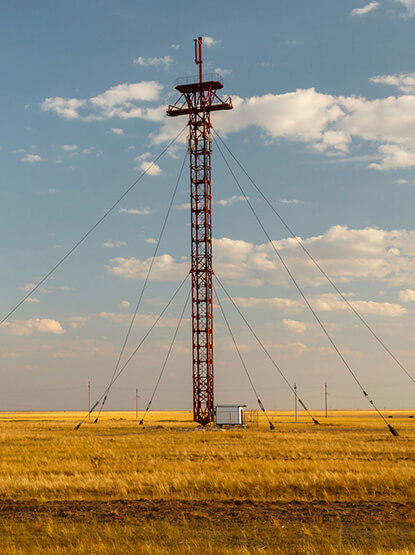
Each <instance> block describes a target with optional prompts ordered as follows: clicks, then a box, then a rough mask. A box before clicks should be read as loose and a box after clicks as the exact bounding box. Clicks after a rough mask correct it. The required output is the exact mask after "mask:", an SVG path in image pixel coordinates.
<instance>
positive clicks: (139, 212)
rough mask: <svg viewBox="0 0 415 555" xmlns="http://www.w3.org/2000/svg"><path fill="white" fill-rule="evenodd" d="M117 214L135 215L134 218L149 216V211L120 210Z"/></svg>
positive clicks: (136, 209) (135, 209)
mask: <svg viewBox="0 0 415 555" xmlns="http://www.w3.org/2000/svg"><path fill="white" fill-rule="evenodd" d="M118 212H119V213H120V214H135V215H136V216H147V215H148V214H150V210H148V209H147V208H120V209H119V210H118Z"/></svg>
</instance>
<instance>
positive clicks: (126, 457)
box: [0, 411, 415, 554]
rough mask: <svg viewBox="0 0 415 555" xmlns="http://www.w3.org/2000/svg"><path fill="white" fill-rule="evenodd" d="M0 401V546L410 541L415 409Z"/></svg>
mask: <svg viewBox="0 0 415 555" xmlns="http://www.w3.org/2000/svg"><path fill="white" fill-rule="evenodd" d="M412 414H414V416H415V413H412V412H410V411H391V412H388V416H392V417H393V418H392V419H390V420H389V419H388V422H390V423H392V424H393V426H395V427H396V428H397V429H398V430H399V433H400V436H399V437H398V438H395V437H393V436H392V435H391V434H390V433H389V432H388V430H387V429H386V426H385V425H384V423H382V422H381V421H379V419H378V418H376V417H375V416H374V415H373V413H371V412H366V411H359V412H338V411H336V412H330V413H329V418H327V419H326V418H324V415H322V413H318V412H316V413H314V415H315V416H317V418H318V419H319V420H320V422H321V423H322V424H321V425H320V426H316V425H314V424H312V423H309V419H307V417H306V416H304V415H303V414H301V415H300V418H299V422H298V423H294V422H293V420H294V418H293V414H292V413H289V412H280V411H279V412H274V413H271V417H272V420H273V421H274V424H275V427H276V429H275V431H273V432H270V431H269V430H268V429H267V427H266V422H265V421H264V420H262V419H260V420H259V426H258V427H252V428H249V429H246V430H236V429H235V430H225V431H217V430H214V429H208V430H207V431H202V430H201V429H200V428H198V427H197V426H195V425H194V423H193V422H192V421H191V414H190V413H188V412H169V413H164V412H154V413H150V414H149V416H148V418H147V420H146V423H145V425H144V427H143V428H140V427H139V426H138V423H137V421H136V420H135V414H133V413H129V412H117V413H109V412H108V413H103V414H102V418H101V420H100V422H99V423H98V424H92V423H88V422H85V424H84V425H83V426H82V427H81V429H80V430H78V431H74V429H73V428H74V426H75V424H76V423H77V422H79V421H80V420H81V419H82V418H83V417H84V414H81V413H78V414H77V413H73V412H66V413H0V445H1V458H0V552H1V553H114V554H116V553H139V552H143V553H145V552H148V553H166V552H169V553H187V552H199V553H239V552H247V553H248V552H249V553H251V552H261V553H263V552H276V553H316V554H317V553H356V554H357V553H359V554H360V553H391V552H396V553H415V527H414V524H415V418H413V419H412V418H410V416H411V415H412Z"/></svg>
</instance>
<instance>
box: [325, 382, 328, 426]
mask: <svg viewBox="0 0 415 555" xmlns="http://www.w3.org/2000/svg"><path fill="white" fill-rule="evenodd" d="M327 396H328V393H327V384H324V404H325V407H326V418H327Z"/></svg>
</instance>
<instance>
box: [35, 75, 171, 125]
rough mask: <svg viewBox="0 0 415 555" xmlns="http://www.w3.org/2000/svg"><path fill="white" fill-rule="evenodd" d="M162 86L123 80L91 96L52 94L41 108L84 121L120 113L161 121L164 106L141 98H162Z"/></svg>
mask: <svg viewBox="0 0 415 555" xmlns="http://www.w3.org/2000/svg"><path fill="white" fill-rule="evenodd" d="M162 89H163V86H162V85H160V83H157V81H141V82H139V83H122V84H120V85H115V86H114V87H110V88H109V89H107V90H106V91H104V92H103V93H101V94H99V95H97V96H94V97H91V98H89V99H76V98H62V97H58V96H56V97H51V98H46V99H45V100H44V101H43V102H42V104H41V108H42V111H43V112H48V111H50V112H55V113H56V114H57V115H58V116H60V117H62V118H65V119H80V120H83V121H94V120H104V119H111V118H114V117H118V118H121V119H129V118H141V119H147V120H151V121H161V120H162V119H163V114H164V112H165V107H164V106H159V107H157V108H149V107H142V106H140V105H139V104H140V103H141V102H154V101H157V100H158V99H159V98H160V93H161V91H162Z"/></svg>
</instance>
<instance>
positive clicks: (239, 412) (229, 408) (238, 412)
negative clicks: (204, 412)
mask: <svg viewBox="0 0 415 555" xmlns="http://www.w3.org/2000/svg"><path fill="white" fill-rule="evenodd" d="M245 407H246V405H217V406H216V407H215V414H216V425H217V426H243V425H244V423H245V419H244V408H245Z"/></svg>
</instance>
